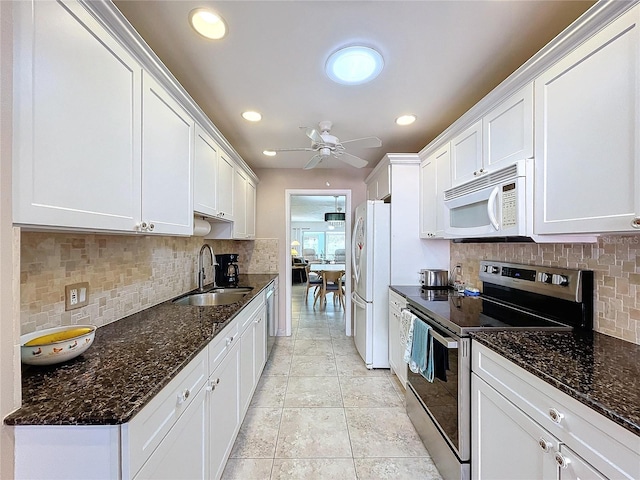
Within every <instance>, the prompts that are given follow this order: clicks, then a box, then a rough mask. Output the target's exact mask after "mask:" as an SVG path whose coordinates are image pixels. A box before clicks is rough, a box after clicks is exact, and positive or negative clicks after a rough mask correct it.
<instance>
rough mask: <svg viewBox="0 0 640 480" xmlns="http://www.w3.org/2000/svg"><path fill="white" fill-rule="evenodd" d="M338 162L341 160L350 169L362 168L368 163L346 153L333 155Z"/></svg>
mask: <svg viewBox="0 0 640 480" xmlns="http://www.w3.org/2000/svg"><path fill="white" fill-rule="evenodd" d="M335 157H336V158H337V159H338V160H342V161H343V162H344V163H347V164H349V165H351V166H352V167H356V168H362V167H366V166H367V165H368V164H369V162H367V161H366V160H364V159H363V158H360V157H356V156H355V155H352V154H351V153H348V152H342V153H341V154H340V155H335Z"/></svg>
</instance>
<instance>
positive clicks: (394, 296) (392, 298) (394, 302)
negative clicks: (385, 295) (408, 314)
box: [389, 290, 407, 312]
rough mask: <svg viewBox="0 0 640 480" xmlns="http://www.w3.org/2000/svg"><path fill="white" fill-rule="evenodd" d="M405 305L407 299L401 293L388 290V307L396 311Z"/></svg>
mask: <svg viewBox="0 0 640 480" xmlns="http://www.w3.org/2000/svg"><path fill="white" fill-rule="evenodd" d="M406 306H407V299H406V298H404V297H403V296H402V295H400V294H398V293H396V292H394V291H393V290H389V308H393V309H395V310H397V311H398V312H399V311H400V310H402V309H403V308H405V307H406Z"/></svg>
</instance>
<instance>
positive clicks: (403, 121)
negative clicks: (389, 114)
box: [396, 115, 416, 127]
mask: <svg viewBox="0 0 640 480" xmlns="http://www.w3.org/2000/svg"><path fill="white" fill-rule="evenodd" d="M415 121H416V116H415V115H401V116H399V117H398V118H396V124H397V125H400V126H403V127H404V126H406V125H411V124H412V123H413V122H415Z"/></svg>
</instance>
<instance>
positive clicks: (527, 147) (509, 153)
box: [451, 83, 533, 186]
mask: <svg viewBox="0 0 640 480" xmlns="http://www.w3.org/2000/svg"><path fill="white" fill-rule="evenodd" d="M531 157H533V83H529V84H528V85H527V86H526V87H524V88H523V89H521V90H520V91H518V92H517V93H515V94H514V95H512V96H511V97H509V98H508V99H506V100H505V101H504V102H502V103H501V104H500V105H498V106H497V107H495V108H494V109H493V110H491V111H490V112H489V113H488V114H486V115H485V116H484V117H482V119H481V120H479V121H477V122H476V123H474V124H473V125H472V126H470V127H469V128H467V129H466V130H465V131H463V132H462V133H460V134H458V135H457V136H455V137H454V138H453V139H452V140H451V180H452V182H451V183H452V186H456V185H460V184H462V183H465V182H468V181H469V180H473V179H474V178H477V177H479V176H481V175H483V174H485V173H487V172H490V171H493V170H496V169H497V168H502V167H504V166H506V165H507V164H509V163H514V162H516V161H517V160H522V159H525V158H531ZM498 164H499V165H498Z"/></svg>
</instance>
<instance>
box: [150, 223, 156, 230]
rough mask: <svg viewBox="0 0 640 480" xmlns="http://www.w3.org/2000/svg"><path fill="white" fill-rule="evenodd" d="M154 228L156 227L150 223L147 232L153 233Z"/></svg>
mask: <svg viewBox="0 0 640 480" xmlns="http://www.w3.org/2000/svg"><path fill="white" fill-rule="evenodd" d="M155 227H156V226H155V225H154V224H153V223H150V224H149V230H151V231H153V229H154V228H155Z"/></svg>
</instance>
